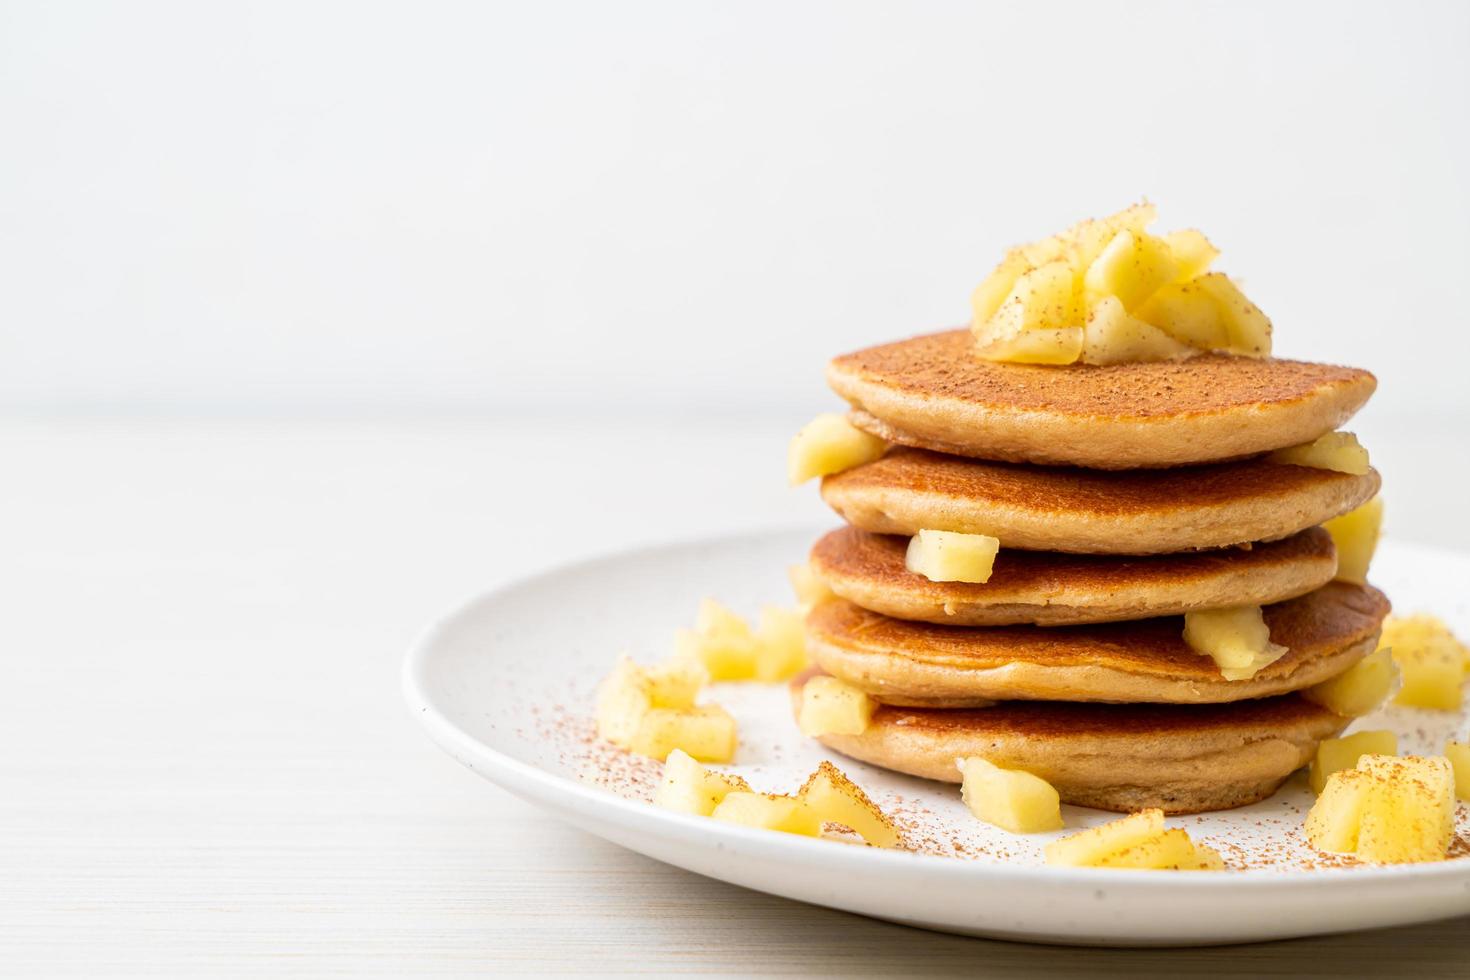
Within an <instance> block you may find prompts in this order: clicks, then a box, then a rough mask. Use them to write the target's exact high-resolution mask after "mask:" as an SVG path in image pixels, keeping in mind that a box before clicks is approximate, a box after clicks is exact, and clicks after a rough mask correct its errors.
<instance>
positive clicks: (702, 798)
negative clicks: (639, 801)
mask: <svg viewBox="0 0 1470 980" xmlns="http://www.w3.org/2000/svg"><path fill="white" fill-rule="evenodd" d="M737 791H740V792H749V791H750V786H749V784H747V783H746V782H745V780H743V779H741V778H740V777H739V776H736V775H734V774H733V773H728V774H727V773H719V772H712V771H710V770H708V769H706V768H704V766H701V765H700V764H699V763H698V762H697V761H695V759H694V757H693V756H691V755H689V754H688V753H686V752H683V751H681V750H679V749H675V750H674V751H672V752H670V753H669V757H668V759H666V760H665V761H664V777H663V781H662V782H660V783H659V786H658V789H657V790H655V791H654V794H653V805H654V806H660V807H663V808H664V809H665V810H676V811H678V812H679V813H692V814H694V815H695V816H699V817H707V816H709V815H710V814H711V813H713V812H714V811H715V807H716V806H718V805H719V804H720V801H721V800H723V799H724V798H725V797H726V796H728V795H729V794H731V793H733V792H737Z"/></svg>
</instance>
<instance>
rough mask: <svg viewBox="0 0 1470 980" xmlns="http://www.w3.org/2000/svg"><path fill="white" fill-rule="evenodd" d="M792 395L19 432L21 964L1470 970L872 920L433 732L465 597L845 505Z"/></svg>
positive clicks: (11, 664)
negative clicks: (426, 672) (811, 903)
mask: <svg viewBox="0 0 1470 980" xmlns="http://www.w3.org/2000/svg"><path fill="white" fill-rule="evenodd" d="M798 421H799V420H794V419H765V420H761V419H754V420H752V419H727V420H724V421H722V422H721V421H706V422H697V423H696V422H682V423H678V424H670V423H657V422H649V421H644V422H636V421H635V422H622V423H613V422H607V421H602V422H593V423H589V422H587V421H586V420H583V419H564V420H542V421H539V422H535V423H527V422H512V421H504V422H499V423H496V422H480V423H463V422H461V423H443V422H430V421H423V422H418V423H402V422H400V423H386V422H385V423H378V424H369V423H362V422H359V423H350V424H349V423H323V422H316V423H299V422H295V423H293V422H286V421H276V422H238V421H236V422H230V421H214V422H193V423H182V422H162V421H154V422H130V423H108V422H102V421H69V422H46V421H42V420H36V421H30V422H13V423H10V424H8V425H6V426H5V427H3V428H0V451H3V453H4V456H3V459H4V471H3V472H4V477H3V480H4V488H5V493H4V495H3V500H4V506H3V508H0V549H3V550H0V588H3V591H0V595H3V597H4V598H3V606H0V609H3V615H0V639H3V656H4V663H5V666H6V670H5V673H4V683H3V684H0V745H3V750H0V974H3V975H7V976H29V975H78V976H97V975H113V974H135V975H163V974H174V975H201V974H214V973H227V974H264V973H269V974H273V975H276V974H289V975H323V974H351V975H402V974H472V973H484V972H490V973H496V974H500V975H508V974H517V973H536V974H558V973H619V972H642V971H656V970H661V971H670V972H678V973H722V974H742V973H745V974H749V973H819V974H829V975H843V976H857V975H882V974H888V975H920V974H925V975H927V974H942V973H949V972H957V973H958V972H965V973H982V974H994V975H1025V976H1044V975H1052V974H1066V973H1076V972H1083V971H1085V972H1088V973H1092V974H1101V975H1119V976H1122V975H1134V974H1137V973H1139V972H1144V971H1160V972H1164V973H1173V974H1181V973H1185V972H1201V973H1205V974H1208V975H1230V974H1239V975H1253V976H1288V975H1299V974H1303V973H1323V974H1329V973H1330V974H1336V975H1373V974H1378V975H1384V974H1389V973H1393V974H1398V975H1402V976H1414V977H1450V976H1458V977H1463V976H1466V975H1467V974H1470V921H1463V920H1462V921H1457V922H1450V923H1440V924H1435V925H1430V926H1423V927H1418V928H1410V929H1401V930H1396V931H1392V932H1380V933H1367V934H1360V935H1355V936H1346V937H1335V938H1327V939H1315V940H1307V941H1300V942H1291V943H1278V944H1272V945H1266V946H1254V947H1243V948H1234V949H1220V950H1202V951H1154V952H1142V951H1139V952H1133V951H1111V952H1108V951H1097V950H1064V949H1048V948H1042V947H1032V946H1022V945H1012V944H1005V943H995V942H982V941H976V940H966V939H959V938H955V937H949V936H940V935H931V934H927V933H922V932H918V931H915V930H909V929H905V928H901V927H897V926H890V925H886V924H883V923H878V922H872V921H867V920H864V919H859V918H855V917H852V916H848V915H845V914H842V913H837V912H830V911H827V910H824V909H818V908H811V907H807V906H803V905H798V904H796V903H793V902H788V901H785V900H781V899H776V898H771V897H767V896H763V895H759V894H755V893H751V892H746V891H742V890H740V889H737V888H733V887H730V886H727V885H723V884H720V883H717V882H713V881H708V880H705V879H701V878H698V877H696V876H694V875H691V874H688V873H685V872H683V871H679V870H676V869H673V868H669V867H665V866H663V865H659V864H656V863H654V862H652V861H649V860H647V859H645V858H642V857H638V856H636V855H633V854H630V853H627V852H624V851H621V850H619V849H617V848H615V847H613V846H611V845H609V844H605V843H603V842H602V841H600V840H597V839H595V838H592V837H589V836H587V835H585V834H582V833H579V832H577V831H574V830H571V829H569V828H566V827H564V826H561V825H559V824H556V823H554V822H552V821H549V820H547V819H545V818H543V817H542V816H541V815H540V814H539V813H537V812H536V811H535V810H533V809H531V808H530V807H529V806H527V805H525V804H523V803H521V802H520V801H518V800H516V799H514V798H511V797H509V796H508V795H506V794H504V793H502V792H501V791H499V790H498V789H496V788H494V787H493V786H491V785H489V784H488V783H486V782H484V781H482V780H480V779H478V778H476V777H475V776H474V775H472V774H471V773H469V772H467V771H464V770H462V769H460V768H459V767H458V766H457V765H455V764H454V763H452V762H451V761H450V760H449V759H448V758H447V757H445V756H443V755H442V754H440V753H439V752H438V750H436V749H435V748H433V747H432V746H431V745H430V744H429V742H428V740H427V739H426V738H425V737H423V736H422V735H421V734H420V733H419V731H418V730H417V727H416V725H415V723H414V722H413V720H412V719H410V718H409V716H408V713H407V711H406V710H405V709H404V707H403V705H402V704H401V702H400V699H399V693H398V666H399V661H400V658H401V656H402V653H403V650H404V648H405V647H406V645H407V644H408V642H409V640H410V639H411V638H412V636H413V635H414V634H415V632H416V631H417V630H418V629H420V628H421V627H422V626H423V625H424V624H425V623H426V622H427V621H428V620H430V619H431V618H432V617H434V616H435V615H437V614H439V613H440V612H442V611H444V610H445V609H446V608H447V607H449V606H451V605H452V604H454V603H456V602H458V601H459V600H460V599H462V598H464V597H466V596H468V595H470V594H472V593H474V592H477V591H480V590H482V589H484V588H487V587H490V586H493V585H495V584H497V583H499V582H503V581H506V580H508V579H510V578H513V577H516V576H519V575H521V574H524V573H526V572H529V571H531V570H534V569H539V568H542V567H545V566H547V565H551V564H555V563H558V562H561V561H564V560H568V559H572V558H576V557H580V556H583V555H586V554H590V553H594V552H597V551H603V550H609V549H613V548H619V547H623V546H626V545H629V544H632V543H636V542H644V541H647V540H650V539H660V538H679V537H687V536H691V535H698V534H706V533H715V532H727V531H730V530H732V529H740V528H745V527H750V528H754V527H759V526H770V525H772V524H797V523H813V522H819V521H822V520H823V519H824V511H823V510H822V508H821V506H820V504H819V503H818V502H817V501H816V499H815V494H814V493H812V492H810V490H809V489H808V490H807V491H806V492H789V491H788V490H787V489H786V488H785V487H784V486H783V485H782V479H781V456H782V453H783V451H784V442H785V438H786V436H787V434H788V433H789V431H790V429H791V428H792V426H793V424H794V423H796V422H798ZM1360 431H1365V432H1367V433H1368V435H1369V438H1370V440H1372V439H1375V438H1376V439H1378V441H1377V442H1376V443H1375V442H1373V441H1370V443H1369V444H1370V446H1372V447H1373V449H1374V452H1375V457H1376V458H1377V460H1378V461H1379V464H1380V466H1381V468H1383V469H1385V471H1386V473H1387V475H1388V478H1389V481H1390V483H1389V485H1390V493H1389V505H1390V514H1391V520H1392V521H1393V527H1394V528H1395V530H1396V532H1397V533H1399V534H1401V535H1402V536H1405V537H1408V538H1417V539H1420V540H1428V541H1432V542H1434V543H1438V544H1451V545H1456V546H1458V547H1470V527H1467V525H1466V524H1465V523H1464V522H1463V521H1458V519H1457V518H1454V517H1453V515H1455V514H1456V513H1458V508H1452V507H1451V505H1452V504H1453V502H1454V501H1456V499H1457V498H1458V497H1459V496H1460V494H1461V490H1462V488H1463V487H1464V486H1465V480H1466V478H1467V476H1470V473H1467V465H1470V464H1467V461H1466V460H1463V459H1458V460H1457V459H1455V458H1454V451H1453V448H1452V447H1454V446H1457V445H1462V443H1463V440H1462V439H1461V438H1460V433H1462V432H1463V431H1464V430H1463V427H1462V426H1461V425H1459V424H1451V423H1450V422H1444V423H1442V424H1440V425H1439V426H1438V427H1434V426H1431V427H1429V428H1425V427H1422V426H1405V427H1400V428H1393V427H1387V426H1381V427H1380V428H1379V429H1378V430H1373V429H1369V428H1367V427H1366V426H1365V427H1362V428H1361V429H1360ZM1446 440H1448V441H1446ZM1447 447H1449V448H1447ZM1446 467H1452V468H1451V469H1446ZM1431 476H1433V477H1434V478H1433V479H1431V478H1430V477H1431ZM1395 488H1397V489H1395ZM1436 515H1451V516H1450V518H1448V519H1446V518H1444V517H1437V516H1436ZM613 642H614V641H613V638H610V640H609V643H610V650H611V645H612V644H613ZM996 900H1003V897H1000V896H993V895H977V896H976V901H996Z"/></svg>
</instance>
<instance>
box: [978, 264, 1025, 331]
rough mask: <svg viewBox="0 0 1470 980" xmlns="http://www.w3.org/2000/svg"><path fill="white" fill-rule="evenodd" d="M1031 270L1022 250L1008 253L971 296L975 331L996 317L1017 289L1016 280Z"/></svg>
mask: <svg viewBox="0 0 1470 980" xmlns="http://www.w3.org/2000/svg"><path fill="white" fill-rule="evenodd" d="M1030 268H1031V263H1030V262H1028V261H1027V260H1026V256H1025V255H1024V254H1023V253H1022V252H1021V250H1020V249H1011V250H1010V251H1009V252H1007V253H1006V257H1005V258H1004V259H1002V260H1001V263H1000V265H998V266H996V267H995V271H994V272H992V273H991V274H990V275H988V276H986V277H985V281H984V282H982V283H980V285H978V286H976V287H975V292H974V293H972V294H971V296H970V311H971V313H972V314H973V315H974V320H973V321H972V324H973V329H975V330H977V331H978V330H980V329H981V328H983V327H984V325H985V323H986V321H988V320H989V319H990V318H991V317H993V316H995V311H996V310H998V309H1000V304H1002V303H1004V302H1005V300H1006V297H1007V296H1009V295H1010V294H1011V290H1012V289H1014V288H1015V286H1016V280H1017V279H1019V278H1021V276H1022V275H1023V274H1024V273H1026V272H1027V271H1029V270H1030Z"/></svg>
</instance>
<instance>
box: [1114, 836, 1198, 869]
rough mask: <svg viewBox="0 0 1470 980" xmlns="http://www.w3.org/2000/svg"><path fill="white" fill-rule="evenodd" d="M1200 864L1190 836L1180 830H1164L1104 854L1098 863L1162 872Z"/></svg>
mask: <svg viewBox="0 0 1470 980" xmlns="http://www.w3.org/2000/svg"><path fill="white" fill-rule="evenodd" d="M1198 862H1199V858H1198V856H1197V855H1196V853H1195V849H1194V842H1193V841H1191V840H1190V839H1189V833H1188V832H1187V831H1185V830H1182V829H1180V828H1178V827H1175V828H1173V829H1171V830H1165V831H1163V832H1162V833H1159V834H1157V835H1155V836H1153V837H1150V838H1148V839H1147V840H1141V841H1139V842H1138V843H1136V844H1133V845H1131V846H1129V847H1125V848H1123V850H1121V851H1114V852H1113V853H1111V854H1107V855H1104V856H1103V857H1101V858H1098V860H1097V865H1096V866H1097V867H1099V868H1141V869H1145V870H1152V871H1163V870H1166V869H1169V868H1182V867H1184V866H1185V865H1194V864H1197V863H1198Z"/></svg>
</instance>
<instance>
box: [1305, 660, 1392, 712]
mask: <svg viewBox="0 0 1470 980" xmlns="http://www.w3.org/2000/svg"><path fill="white" fill-rule="evenodd" d="M1398 680H1399V668H1398V665H1397V664H1395V663H1394V662H1393V655H1392V654H1391V653H1390V652H1389V651H1388V650H1386V649H1380V650H1377V651H1375V652H1373V653H1370V654H1368V656H1366V657H1364V658H1363V659H1362V660H1359V661H1358V662H1357V663H1355V664H1353V665H1352V666H1351V667H1349V668H1348V669H1347V670H1345V671H1343V672H1342V673H1341V674H1338V675H1337V676H1336V677H1333V678H1329V679H1328V680H1325V681H1323V682H1322V683H1320V684H1315V685H1313V686H1312V687H1309V688H1307V689H1306V690H1304V691H1302V697H1304V698H1306V699H1307V700H1308V701H1314V702H1316V703H1317V704H1320V705H1321V706H1322V707H1324V708H1326V709H1327V710H1328V711H1331V712H1333V713H1334V714H1339V715H1342V716H1343V717H1344V718H1360V717H1362V716H1363V715H1366V714H1367V713H1368V712H1370V711H1373V710H1375V709H1376V708H1377V707H1378V706H1379V705H1380V704H1382V703H1383V702H1384V700H1386V699H1387V698H1388V696H1389V694H1391V693H1392V692H1393V688H1394V685H1395V684H1397V683H1398Z"/></svg>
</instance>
